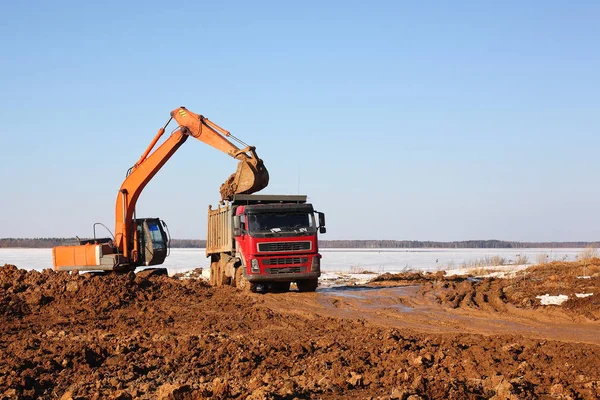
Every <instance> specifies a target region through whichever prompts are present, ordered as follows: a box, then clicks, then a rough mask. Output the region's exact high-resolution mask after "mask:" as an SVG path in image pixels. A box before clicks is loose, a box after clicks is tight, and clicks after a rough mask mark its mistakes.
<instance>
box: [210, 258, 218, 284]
mask: <svg viewBox="0 0 600 400" xmlns="http://www.w3.org/2000/svg"><path fill="white" fill-rule="evenodd" d="M218 270H219V263H218V262H212V263H210V280H209V283H210V286H217V274H218Z"/></svg>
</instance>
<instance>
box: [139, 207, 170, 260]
mask: <svg viewBox="0 0 600 400" xmlns="http://www.w3.org/2000/svg"><path fill="white" fill-rule="evenodd" d="M135 223H136V226H137V231H138V235H137V236H138V251H139V258H138V265H146V266H148V265H158V264H162V263H163V262H164V260H165V258H166V257H167V250H168V248H167V245H168V239H167V234H166V233H165V231H164V229H163V227H162V224H161V221H160V220H159V219H158V218H143V219H136V220H135Z"/></svg>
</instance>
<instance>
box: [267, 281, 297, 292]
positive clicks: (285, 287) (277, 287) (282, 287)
mask: <svg viewBox="0 0 600 400" xmlns="http://www.w3.org/2000/svg"><path fill="white" fill-rule="evenodd" d="M290 283H292V282H273V283H271V291H273V292H275V293H285V292H288V291H289V290H290Z"/></svg>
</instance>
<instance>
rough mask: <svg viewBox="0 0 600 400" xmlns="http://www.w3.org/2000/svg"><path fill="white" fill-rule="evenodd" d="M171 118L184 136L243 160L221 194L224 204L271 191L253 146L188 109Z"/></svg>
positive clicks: (266, 174)
mask: <svg viewBox="0 0 600 400" xmlns="http://www.w3.org/2000/svg"><path fill="white" fill-rule="evenodd" d="M171 117H172V118H174V119H175V121H177V123H178V124H179V127H180V129H181V131H182V132H183V133H184V134H188V135H189V136H193V137H194V138H196V139H198V140H201V141H203V142H204V143H206V144H208V145H210V146H212V147H214V148H215V149H218V150H221V151H222V152H223V153H226V154H228V155H230V156H231V157H233V158H235V159H237V160H239V163H238V168H237V171H236V172H235V173H234V174H232V175H231V176H230V177H229V178H228V179H227V180H226V181H225V183H223V184H222V185H221V188H220V190H219V191H220V192H221V199H222V200H231V199H232V198H233V195H235V194H252V193H255V192H258V191H259V190H261V189H264V188H265V187H267V185H268V184H269V173H268V171H267V169H266V168H265V166H264V164H263V162H262V160H261V159H260V158H258V156H257V155H256V150H255V148H254V147H253V146H248V145H247V144H246V143H244V142H242V141H241V140H240V139H238V138H236V137H235V136H233V135H232V134H231V133H230V132H228V131H226V130H225V129H223V128H221V127H220V126H219V125H217V124H215V123H214V122H212V121H210V120H209V119H208V118H205V117H203V116H202V115H198V114H194V113H193V112H191V111H189V110H187V109H186V108H185V107H179V108H178V109H176V110H174V111H172V112H171ZM227 138H231V139H233V140H235V141H236V142H238V143H240V144H241V145H243V146H244V148H242V149H240V148H238V147H237V146H235V145H234V144H233V143H231V142H230V141H229V140H228V139H227Z"/></svg>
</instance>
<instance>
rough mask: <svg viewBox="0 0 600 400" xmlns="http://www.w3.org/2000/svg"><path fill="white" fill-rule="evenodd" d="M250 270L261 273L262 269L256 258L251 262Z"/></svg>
mask: <svg viewBox="0 0 600 400" xmlns="http://www.w3.org/2000/svg"><path fill="white" fill-rule="evenodd" d="M250 270H251V271H252V272H255V273H259V272H260V268H259V267H258V260H257V259H256V258H253V259H252V261H250Z"/></svg>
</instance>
